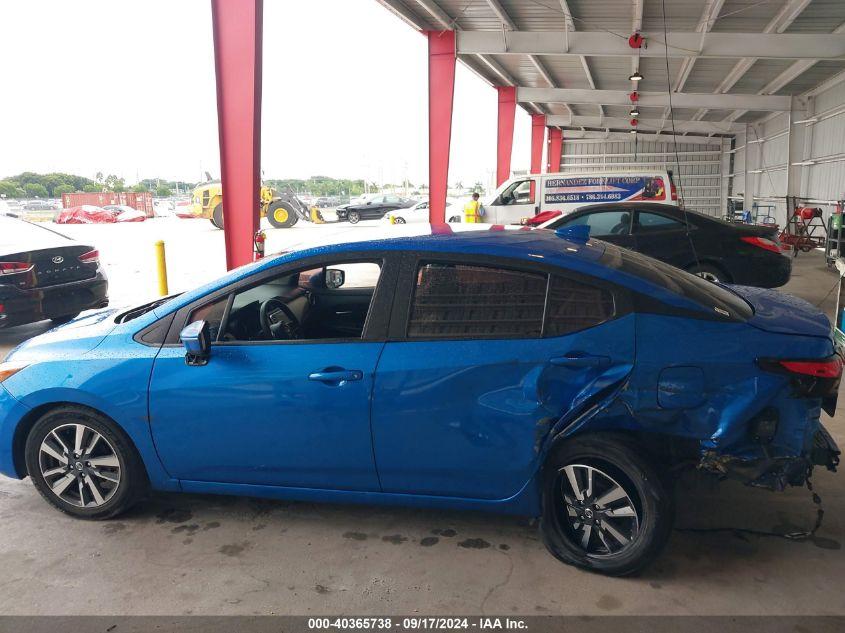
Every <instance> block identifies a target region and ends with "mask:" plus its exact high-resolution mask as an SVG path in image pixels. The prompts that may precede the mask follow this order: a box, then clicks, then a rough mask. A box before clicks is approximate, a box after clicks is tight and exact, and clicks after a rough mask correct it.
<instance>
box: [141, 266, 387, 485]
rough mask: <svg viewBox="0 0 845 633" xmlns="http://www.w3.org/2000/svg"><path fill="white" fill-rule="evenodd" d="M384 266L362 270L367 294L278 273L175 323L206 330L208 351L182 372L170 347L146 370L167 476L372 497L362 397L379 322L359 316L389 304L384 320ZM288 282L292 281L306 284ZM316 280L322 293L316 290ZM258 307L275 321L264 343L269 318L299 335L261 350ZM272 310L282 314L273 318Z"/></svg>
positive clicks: (366, 402)
mask: <svg viewBox="0 0 845 633" xmlns="http://www.w3.org/2000/svg"><path fill="white" fill-rule="evenodd" d="M385 261H386V260H385ZM382 264H384V262H379V263H372V262H366V265H370V266H373V267H374V269H375V271H376V272H375V275H374V278H373V279H372V283H371V284H369V286H370V287H367V284H366V283H365V284H364V285H359V286H355V285H354V284H353V285H352V287H346V286H343V287H340V288H326V286H325V281H324V280H325V278H326V277H327V275H326V274H325V270H326V269H325V267H324V266H322V264H312V265H311V266H312V267H313V268H314V270H310V271H307V273H308V274H310V275H312V276H311V278H310V279H311V281H310V282H307V283H306V282H301V281H300V282H296V283H294V284H291V282H290V280H289V278H288V277H287V276H285V275H290V273H285V274H284V275H282V276H281V277H280V278H274V279H270V280H269V281H267V282H266V283H262V284H258V285H257V286H254V287H247V288H246V289H245V290H238V289H235V290H232V291H228V292H227V291H225V290H224V291H221V292H218V293H216V295H215V296H214V297H213V298H211V299H210V301H208V302H206V303H203V301H199V302H196V303H195V304H193V305H192V306H188V307H186V308H184V309H182V310H181V311H180V312H179V313H177V315H176V317H175V318H174V325H173V327H174V328H176V329H180V328H181V327H182V326H184V325H185V324H186V323H189V322H193V321H196V320H205V321H206V322H207V323H209V324H211V325H212V327H211V333H212V340H216V342H214V343H212V345H211V353H210V355H209V358H208V363H207V364H206V365H203V366H191V365H188V364H186V362H185V352H184V349H183V348H182V346H181V345H173V344H171V345H165V346H164V347H163V348H162V350H161V352H160V354H159V356H158V357H157V359H156V361H155V365H154V368H153V372H152V376H151V381H150V390H149V411H150V422H151V428H152V433H153V438H154V440H155V445H156V448H157V450H158V453H159V456H160V458H161V460H162V462H163V464H164V466H165V468H166V469H167V471H168V472H169V473H170V475H171V476H173V477H176V478H178V479H181V480H188V481H199V482H223V483H236V484H255V485H271V486H285V487H299V488H321V489H336V490H343V489H347V490H371V491H377V490H379V484H378V477H377V476H376V471H375V465H374V461H373V453H372V444H371V433H370V397H371V394H372V387H373V375H374V372H375V368H376V363H377V361H378V357H379V354H380V353H381V351H382V348H383V346H384V335H385V333H386V319H379V318H373V317H372V315H370V317H368V306H369V311H370V312H372V311H373V310H375V309H376V308H375V307H374V306H375V305H376V304H382V303H384V302H387V303H386V305H387V306H388V307H387V308H386V309H385V312H387V311H389V304H390V297H389V296H388V295H385V297H384V299H374V295H376V291H375V290H374V286H375V285H376V283H375V282H376V280H377V279H378V280H380V281H379V286H378V287H379V288H382V287H383V285H384V284H382V281H381V280H384V279H385V277H386V276H389V275H388V274H387V270H386V268H384V267H383V266H382ZM352 265H354V266H363V265H365V264H360V263H355V264H352ZM385 265H386V264H385ZM380 266H382V268H381V270H380V269H379V267H380ZM347 267H349V265H348V263H347ZM315 270H317V271H322V272H318V273H316V274H315V273H314V271H315ZM296 274H298V275H300V277H299V278H300V280H301V278H302V275H304V274H306V273H305V272H299V273H296ZM321 275H322V279H323V283H322V284H321V283H315V282H314V281H313V280H314V279H315V278H317V277H320V276H321ZM279 279H281V281H279ZM346 279H347V282H348V281H349V273H348V272H347V275H346ZM393 279H394V282H395V273H394V274H393ZM242 285H243V284H240V285H239V286H242ZM247 286H248V284H247ZM379 292H388V290H387V289H385V290H384V291H381V290H379ZM389 292H390V294H392V288H390V289H389ZM267 301H269V302H271V304H272V306H274V308H273V314H275V316H273V315H272V314H271V316H270V317H268V320H270V321H271V334H272V333H273V329H275V328H276V325H275V324H274V323H273V322H272V319H276V318H278V319H279V324H278V325H284V323H282V321H283V320H284V319H286V318H287V317H285V316H284V313H286V312H287V310H290V311H291V312H292V313H294V314H295V315H296V316H297V317H298V320H299V323H298V328H297V329H296V331H297V332H298V334H299V336H297V337H295V338H292V339H291V340H269V337H268V336H266V335H265V334H264V333H261V332H260V330H261V329H262V328H263V325H262V316H261V311H262V307H261V306H262V304H264V303H266V302H267ZM278 301H283V302H285V303H286V305H287V310H283V311H282V312H279V310H278V309H276V308H277V306H278V303H274V302H278ZM265 312H266V310H265ZM278 315H282V316H278ZM365 324H366V327H365ZM285 327H287V326H285ZM356 328H357V330H356ZM257 330H259V331H258V332H257ZM281 338H282V339H285V338H287V332H285V333H283V336H282V337H281ZM171 339H172V337H169V340H171Z"/></svg>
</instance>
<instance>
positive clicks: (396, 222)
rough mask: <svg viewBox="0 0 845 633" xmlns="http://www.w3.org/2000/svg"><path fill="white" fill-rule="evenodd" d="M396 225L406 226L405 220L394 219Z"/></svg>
mask: <svg viewBox="0 0 845 633" xmlns="http://www.w3.org/2000/svg"><path fill="white" fill-rule="evenodd" d="M393 223H394V224H405V218H393Z"/></svg>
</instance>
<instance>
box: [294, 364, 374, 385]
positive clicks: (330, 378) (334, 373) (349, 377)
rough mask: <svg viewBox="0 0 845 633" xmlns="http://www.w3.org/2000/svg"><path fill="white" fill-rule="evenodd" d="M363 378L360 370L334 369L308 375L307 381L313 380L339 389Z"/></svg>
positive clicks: (330, 368)
mask: <svg viewBox="0 0 845 633" xmlns="http://www.w3.org/2000/svg"><path fill="white" fill-rule="evenodd" d="M363 377H364V372H362V371H361V370H360V369H339V368H338V369H336V368H334V367H328V368H326V369H324V370H322V371H315V372H314V373H311V374H308V380H315V381H317V382H322V383H325V384H327V385H331V386H333V387H340V386H342V385H345V384H346V383H347V382H351V381H353V380H361V379H362V378H363Z"/></svg>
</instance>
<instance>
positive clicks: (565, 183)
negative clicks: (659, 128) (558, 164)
mask: <svg viewBox="0 0 845 633" xmlns="http://www.w3.org/2000/svg"><path fill="white" fill-rule="evenodd" d="M665 197H666V188H665V185H664V182H663V178H660V177H659V176H651V177H649V176H607V177H603V176H588V177H573V178H550V179H549V180H547V181H546V191H545V202H546V204H560V203H572V202H622V201H625V200H663V199H664V198H665Z"/></svg>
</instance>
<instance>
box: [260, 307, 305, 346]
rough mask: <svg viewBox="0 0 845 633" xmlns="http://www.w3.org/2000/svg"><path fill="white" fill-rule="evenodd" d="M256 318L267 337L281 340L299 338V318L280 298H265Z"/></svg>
mask: <svg viewBox="0 0 845 633" xmlns="http://www.w3.org/2000/svg"><path fill="white" fill-rule="evenodd" d="M258 318H259V320H260V321H261V331H262V332H263V333H264V336H265V337H267V338H268V339H271V340H274V341H278V340H282V341H283V340H290V339H297V338H300V331H299V328H300V323H299V319H297V318H296V315H295V314H294V313H293V310H291V309H290V308H289V307H288V305H287V304H286V303H285V302H284V301H283V300H282V299H279V298H277V297H273V298H272V299H267V301H265V302H264V303H262V304H261V307H260V308H259V310H258Z"/></svg>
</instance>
